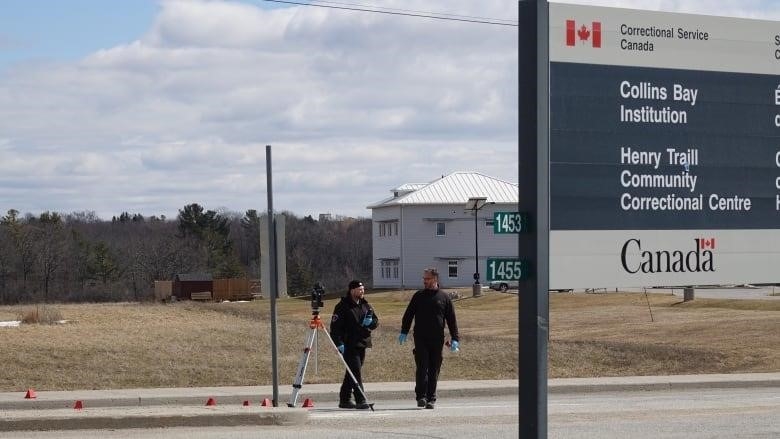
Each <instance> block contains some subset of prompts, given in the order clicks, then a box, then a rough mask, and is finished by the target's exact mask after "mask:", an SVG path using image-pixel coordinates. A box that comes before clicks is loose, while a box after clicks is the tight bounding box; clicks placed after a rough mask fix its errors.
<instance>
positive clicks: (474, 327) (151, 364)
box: [0, 291, 780, 391]
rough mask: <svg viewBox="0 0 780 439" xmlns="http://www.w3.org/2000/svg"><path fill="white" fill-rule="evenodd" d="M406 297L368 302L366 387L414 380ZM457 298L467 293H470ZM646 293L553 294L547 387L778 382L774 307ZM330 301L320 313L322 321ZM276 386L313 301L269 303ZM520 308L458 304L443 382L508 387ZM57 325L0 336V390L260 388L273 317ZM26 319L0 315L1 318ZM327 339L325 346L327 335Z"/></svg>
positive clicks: (128, 313)
mask: <svg viewBox="0 0 780 439" xmlns="http://www.w3.org/2000/svg"><path fill="white" fill-rule="evenodd" d="M411 294H412V292H410V291H406V292H383V293H378V294H372V295H369V296H368V298H369V300H370V301H371V303H372V304H373V305H374V306H375V308H376V309H377V314H378V315H379V317H380V319H381V324H380V327H379V329H377V330H376V331H375V332H374V349H372V350H371V351H369V353H368V354H367V360H366V361H367V364H366V367H365V369H364V377H365V380H366V381H367V382H378V381H410V380H413V378H414V361H413V359H412V353H411V349H412V346H411V343H407V344H406V345H404V346H399V345H398V343H397V341H396V337H397V335H398V332H399V330H400V318H401V314H402V313H403V311H404V309H405V307H406V303H407V302H408V299H409V297H411ZM466 294H470V293H468V292H466ZM649 297H650V300H651V303H652V307H653V308H652V309H653V317H654V320H655V321H654V322H651V321H650V314H649V312H648V309H647V303H646V301H645V297H644V295H641V294H615V293H613V294H552V295H551V315H550V317H551V331H552V333H551V340H550V362H549V364H550V371H549V375H550V377H574V376H607V375H611V376H614V375H646V374H683V373H686V374H687V373H728V372H761V371H778V370H780V333H779V332H778V331H777V328H778V327H779V326H780V302H777V301H736V303H732V301H708V300H706V299H697V300H695V301H694V302H692V303H686V304H681V303H679V300H678V299H676V298H674V297H673V296H667V295H657V294H656V295H650V296H649ZM335 303H336V299H330V300H327V301H326V302H325V306H324V308H323V309H322V316H323V318H324V319H325V320H326V321H325V323H326V325H327V323H328V322H327V319H328V318H329V317H330V312H331V311H332V310H333V307H334V306H335ZM277 304H278V306H277V311H278V313H277V317H278V318H277V320H278V330H277V333H278V337H279V344H278V348H279V350H278V358H279V363H278V370H279V382H280V385H289V384H291V382H292V379H293V375H294V374H295V369H296V366H297V363H298V360H299V358H300V355H301V350H302V348H303V344H304V342H305V337H306V334H307V331H308V330H309V327H308V321H309V318H310V316H311V309H310V307H309V302H308V301H305V300H297V299H283V300H279V301H277ZM517 306H518V300H517V297H516V296H512V295H503V294H500V293H493V292H489V293H487V294H485V295H484V296H483V297H481V298H471V297H468V298H464V299H461V300H458V301H457V302H456V309H457V312H458V322H459V326H460V331H461V340H462V349H461V352H460V353H458V354H451V353H449V352H445V360H444V366H443V368H442V373H441V379H444V380H453V379H501V378H506V379H514V378H516V377H517V370H518V368H517V364H518V342H517V327H518V325H517ZM56 308H57V309H58V310H59V311H60V313H61V314H62V316H63V318H64V319H67V320H68V321H70V322H72V323H70V324H66V325H56V326H48V325H22V326H21V327H19V328H0V333H1V334H0V350H1V351H2V352H3V353H4V361H3V373H2V374H1V375H0V390H2V391H21V390H24V389H27V388H30V387H33V388H35V389H39V390H67V389H105V388H134V387H186V386H218V385H267V384H270V383H271V380H272V377H271V358H270V352H271V346H270V309H269V308H270V307H269V301H268V300H260V301H255V302H251V303H191V302H178V303H173V304H167V305H166V304H159V305H158V304H154V305H151V304H79V305H57V306H56ZM22 309H23V308H22V307H0V318H6V317H10V318H8V319H9V320H10V319H12V318H13V316H17V315H19V314H20V312H21V311H22ZM322 335H324V334H322ZM316 369H317V371H316V373H315V357H312V359H311V361H310V363H309V369H308V371H307V373H306V381H307V383H315V382H339V381H340V380H341V378H342V376H343V369H342V367H341V364H340V362H339V360H338V357H336V354H335V353H334V352H333V351H332V348H331V347H330V345H329V344H328V343H327V341H326V340H323V339H321V340H319V349H318V350H317V355H316Z"/></svg>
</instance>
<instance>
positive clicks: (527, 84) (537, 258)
mask: <svg viewBox="0 0 780 439" xmlns="http://www.w3.org/2000/svg"><path fill="white" fill-rule="evenodd" d="M518 18H519V20H518V24H519V27H518V99H519V102H518V118H519V120H518V171H519V175H518V180H517V182H518V190H519V191H520V194H519V203H518V211H519V212H528V213H529V217H530V218H529V219H530V221H532V222H533V223H534V227H533V232H532V233H527V234H520V235H518V256H519V258H520V259H521V260H528V261H530V266H531V267H532V270H534V272H533V273H530V275H529V276H527V277H526V278H524V279H521V280H520V281H519V282H518V284H519V290H518V295H517V298H518V302H519V304H518V305H519V306H518V329H519V333H518V343H519V346H518V353H519V365H518V366H519V369H518V373H519V376H518V379H519V383H518V387H519V406H520V413H519V415H520V419H521V422H520V425H519V427H520V437H524V438H546V437H547V340H548V335H549V310H548V289H549V262H550V257H549V242H550V241H549V240H550V232H549V229H550V223H549V159H550V158H549V116H548V115H549V109H548V103H549V81H548V77H549V73H548V70H549V44H548V39H549V32H548V26H549V23H548V5H547V1H546V0H520V1H519V3H518Z"/></svg>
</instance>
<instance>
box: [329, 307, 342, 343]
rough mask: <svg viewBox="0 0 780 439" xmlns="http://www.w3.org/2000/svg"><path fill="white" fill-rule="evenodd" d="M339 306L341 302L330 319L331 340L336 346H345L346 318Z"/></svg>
mask: <svg viewBox="0 0 780 439" xmlns="http://www.w3.org/2000/svg"><path fill="white" fill-rule="evenodd" d="M339 305H341V302H339V303H338V304H337V305H336V308H334V309H333V317H331V319H330V338H331V339H333V343H335V344H336V346H338V345H341V344H344V316H343V313H342V312H341V307H340V306H339Z"/></svg>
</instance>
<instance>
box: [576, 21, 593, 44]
mask: <svg viewBox="0 0 780 439" xmlns="http://www.w3.org/2000/svg"><path fill="white" fill-rule="evenodd" d="M577 35H578V36H579V37H580V39H581V40H582V41H588V38H589V37H590V31H589V30H588V28H587V27H585V25H584V24H583V25H582V27H581V28H580V30H578V31H577Z"/></svg>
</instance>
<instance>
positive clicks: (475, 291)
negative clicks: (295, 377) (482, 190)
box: [471, 203, 482, 297]
mask: <svg viewBox="0 0 780 439" xmlns="http://www.w3.org/2000/svg"><path fill="white" fill-rule="evenodd" d="M478 217H479V208H477V203H475V204H474V285H472V287H471V295H472V296H474V297H479V296H481V295H482V285H480V283H479V229H478V227H477V224H478V223H479V220H478Z"/></svg>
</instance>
